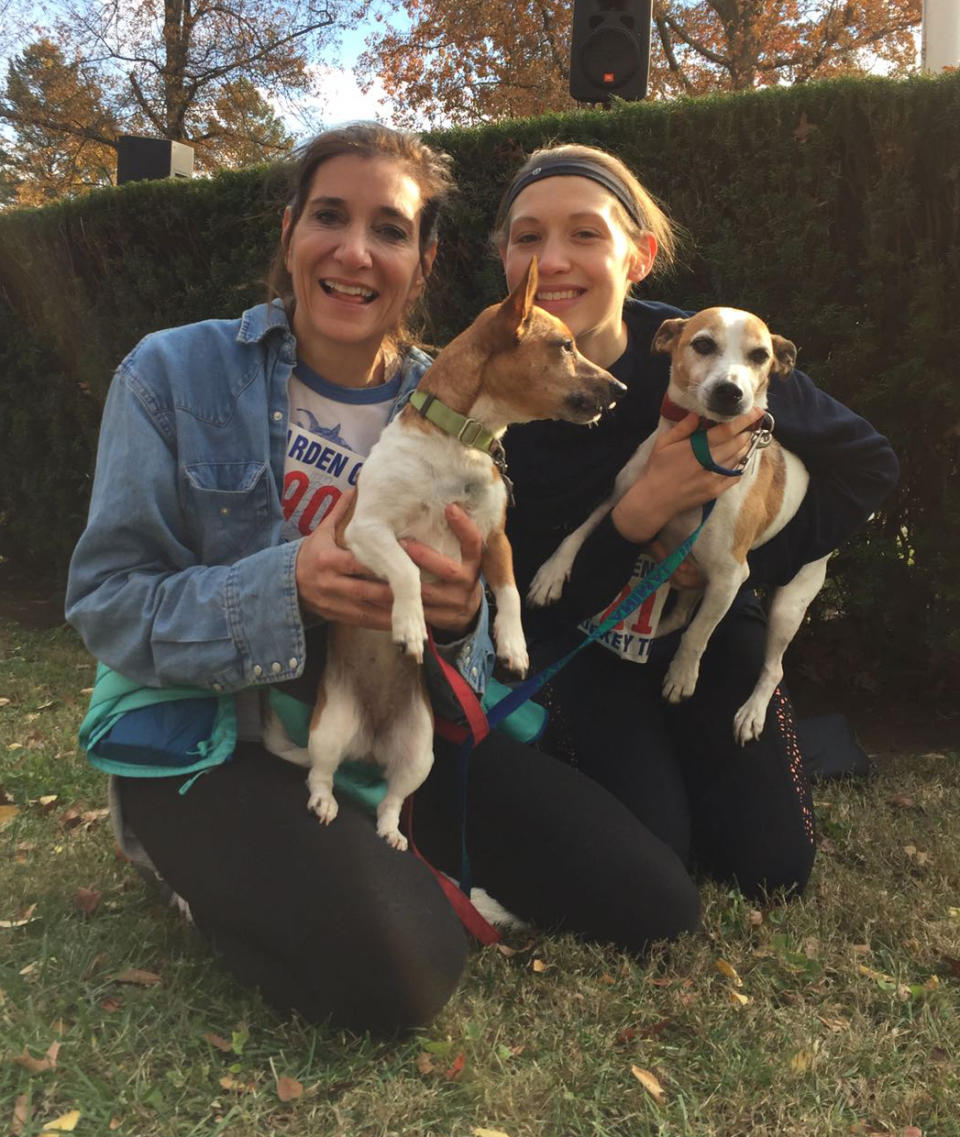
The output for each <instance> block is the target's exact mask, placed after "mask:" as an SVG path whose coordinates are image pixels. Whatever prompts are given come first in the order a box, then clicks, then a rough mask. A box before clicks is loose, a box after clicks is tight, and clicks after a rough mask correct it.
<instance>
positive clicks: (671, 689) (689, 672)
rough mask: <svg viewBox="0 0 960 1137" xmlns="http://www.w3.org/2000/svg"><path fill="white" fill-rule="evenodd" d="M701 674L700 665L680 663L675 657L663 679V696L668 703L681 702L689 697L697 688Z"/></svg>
mask: <svg viewBox="0 0 960 1137" xmlns="http://www.w3.org/2000/svg"><path fill="white" fill-rule="evenodd" d="M699 674H700V665H699V663H698V662H697V661H694V662H693V663H682V662H681V663H678V662H677V659H676V657H674V660H673V663H671V664H670V668H669V670H668V671H667V674H666V676H665V678H664V680H663V697H664V698H665V699H666V700H667V702H668V703H679V702H682V701H683V700H684V699H689V698H690V696H691V695H692V694H693V692H694V691H696V689H697V678H698V677H699Z"/></svg>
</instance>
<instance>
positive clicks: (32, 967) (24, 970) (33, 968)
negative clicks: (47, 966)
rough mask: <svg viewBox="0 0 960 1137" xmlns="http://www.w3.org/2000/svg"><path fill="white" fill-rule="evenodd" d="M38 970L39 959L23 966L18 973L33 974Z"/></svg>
mask: <svg viewBox="0 0 960 1137" xmlns="http://www.w3.org/2000/svg"><path fill="white" fill-rule="evenodd" d="M36 970H37V961H36V960H34V961H33V963H28V964H27V966H26V967H21V968H20V971H19V973H18V974H20V975H32V974H33V973H34V972H35V971H36Z"/></svg>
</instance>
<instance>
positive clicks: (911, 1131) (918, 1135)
mask: <svg viewBox="0 0 960 1137" xmlns="http://www.w3.org/2000/svg"><path fill="white" fill-rule="evenodd" d="M900 1137H923V1130H922V1129H918V1128H917V1127H916V1125H908V1126H907V1127H906V1129H902V1130H901V1131H900Z"/></svg>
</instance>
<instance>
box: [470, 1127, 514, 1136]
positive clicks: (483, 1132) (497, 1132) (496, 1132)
mask: <svg viewBox="0 0 960 1137" xmlns="http://www.w3.org/2000/svg"><path fill="white" fill-rule="evenodd" d="M473 1137H510V1135H509V1133H504V1131H503V1130H502V1129H484V1128H482V1126H479V1125H477V1126H475V1127H474V1130H473Z"/></svg>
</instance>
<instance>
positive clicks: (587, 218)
mask: <svg viewBox="0 0 960 1137" xmlns="http://www.w3.org/2000/svg"><path fill="white" fill-rule="evenodd" d="M494 241H495V244H496V246H497V248H498V250H499V253H500V256H501V258H502V261H503V266H504V270H505V273H506V279H507V283H508V285H512V284H513V283H514V282H515V281H517V280H518V279H519V278H520V276H521V275H522V273H523V272H524V270H525V268H526V265H527V263H528V262H529V260H530V258H531V257H532V256H536V257H537V258H538V263H539V272H540V285H539V291H538V294H537V303H538V304H539V305H540V306H541V307H543V308H545V309H547V311H549V312H552V313H553V314H554V315H556V316H559V317H560V318H561V319H563V320H564V321H565V322H566V323H567V325H568V326H569V327H570V329H571V331H572V332H573V333H574V335H575V337H576V341H577V346H578V347H579V348H580V350H581V351H582V352H583V353H584V354H585V355H586V356H587V357H588V358H589V359H591V360H593V362H595V363H598V364H600V365H601V366H603V367H606V368H607V369H608V370H609V371H610V372H611V374H613V375H614V376H616V378H617V379H619V380H621V381H622V382H623V383H625V384H626V385H627V387H628V393H627V395H626V396H625V397H623V398H621V399H620V400H619V401H618V403H617V406H616V408H615V409H614V410H613V411H612V412H611V413H609V414H608V415H606V416H604V418H603V419H602V421H601V422H600V424H599V426H598V427H597V428H596V429H595V430H592V431H590V432H589V433H584V432H575V431H572V430H570V429H569V428H568V427H567V426H565V424H562V423H532V424H529V425H526V426H522V427H514V428H513V429H512V430H511V431H510V434H509V436H508V438H507V453H508V457H509V460H510V473H511V477H512V478H513V480H514V482H515V485H516V496H517V505H516V507H515V508H514V510H513V511H512V515H511V517H510V518H509V523H508V528H509V533H510V537H511V541H512V542H513V547H514V553H515V559H516V565H517V577H518V583H519V585H520V588H521V592H522V591H523V589H524V587H525V586H526V585H527V584H529V582H530V580H531V578H532V577H533V575H534V573H535V572H536V570H537V568H538V567H539V565H540V564H542V563H543V561H545V560H546V559H547V557H549V556H550V554H551V553H552V552H553V550H554V549H555V548H556V547H557V545H558V544H559V543H560V541H561V540H562V538H563V537H564V536H565V535H566V534H567V533H568V532H570V531H571V530H572V529H574V528H575V527H576V526H577V525H579V524H580V522H581V521H582V520H583V519H584V518H585V517H586V516H587V514H588V513H589V512H590V511H591V510H592V509H593V507H594V506H595V505H596V504H597V503H598V502H599V501H601V500H602V499H603V498H604V497H606V496H607V495H608V493H609V492H610V489H611V487H612V485H613V481H614V478H615V476H616V473H617V472H618V470H619V469H620V468H621V466H622V465H623V464H624V462H625V461H626V459H627V458H628V457H629V456H630V454H632V453H633V451H634V450H635V448H636V446H637V445H638V443H639V441H640V440H642V439H643V438H645V437H646V436H647V435H649V434H650V433H651V432H652V431H653V430H654V429H655V427H656V425H657V422H658V418H659V407H660V402H661V400H662V397H663V395H664V393H665V391H666V387H667V381H668V366H669V360H668V359H667V358H666V357H665V356H654V355H651V351H650V345H651V341H652V339H653V335H654V333H655V332H656V330H657V328H658V327H659V325H660V323H661V322H662V321H663V320H664V319H667V318H669V317H672V316H678V315H683V313H682V312H680V311H679V310H678V309H676V308H673V307H671V306H669V305H666V304H662V303H659V302H654V301H650V300H637V299H632V298H630V293H631V291H632V289H633V287H634V285H636V284H639V283H640V282H641V281H642V280H644V279H645V278H646V277H648V276H649V275H650V274H651V273H652V272H653V271H654V269H655V267H656V266H657V264H658V262H669V261H670V260H671V259H672V257H673V253H674V234H673V231H672V228H671V225H670V222H669V220H668V219H667V217H666V215H665V214H664V212H663V211H662V210H661V209H660V208H659V207H658V205H657V204H656V202H655V201H654V200H653V199H652V197H651V196H650V194H649V193H647V191H646V190H645V189H644V188H643V187H642V186H641V185H640V183H639V182H638V181H637V179H636V178H635V177H634V176H633V174H632V173H631V172H630V170H629V169H627V167H626V166H625V165H624V164H623V163H622V162H621V161H619V159H617V158H615V157H614V156H613V155H611V154H608V153H605V152H603V151H601V150H597V149H594V148H591V147H586V146H574V145H569V146H559V147H555V148H552V149H549V150H540V151H537V152H536V153H534V154H533V155H531V157H530V158H529V159H528V160H527V161H526V162H525V163H524V164H523V165H522V166H521V168H520V170H519V171H518V172H517V174H516V176H515V177H514V179H513V181H512V183H511V185H510V187H509V188H508V190H507V192H506V194H505V195H504V198H503V201H502V203H501V206H500V210H499V214H498V217H497V220H496V224H495V230H494ZM718 302H723V303H734V304H735V303H736V298H735V297H718ZM779 330H781V331H784V332H787V333H789V329H779ZM769 397H770V410H771V412H772V414H773V415H774V418H775V420H776V434H777V437H778V439H779V440H780V441H781V442H782V444H783V445H784V446H786V447H787V448H788V449H790V450H793V451H794V452H795V453H796V454H798V455H799V456H800V458H802V459H803V461H804V462H805V463H806V465H807V468H808V470H809V471H810V475H811V481H810V488H809V490H808V492H807V495H806V498H805V500H804V502H803V504H802V506H801V508H800V510H799V512H798V513H797V515H796V517H795V518H794V519H793V520H792V521H791V522H790V524H789V525H787V526H786V528H785V529H784V530H783V531H782V532H781V533H780V534H779V535H778V536H777V537H776V538H774V539H773V540H772V541H770V542H769V543H768V544H766V545H764V546H762V547H761V548H759V549H757V550H756V551H755V552H754V553H753V554H752V555H751V557H750V565H751V569H752V577H751V582H750V585H751V586H748V587H745V588H744V589H743V590H742V591H741V593H740V596H739V597H738V599H737V602H736V603H735V604H734V606H733V608H732V609H731V611H730V612H729V613H728V615H727V617H726V618H725V619H724V620H723V621H722V623H721V624H720V626H719V627H718V628H717V630H716V632H715V633H714V635H713V637H712V639H711V640H710V644H709V647H708V649H707V652H706V654H705V656H704V659H703V663H702V666H701V672H700V680H699V683H698V685H697V689H696V692H695V694H694V695H693V696H692V697H691V698H690V699H688V700H686V701H685V702H684V703H682V704H680V705H677V706H672V705H670V704H668V703H666V702H665V701H664V700H663V698H662V696H661V694H660V691H661V685H662V681H663V677H664V673H665V670H666V667H667V665H668V664H669V661H670V659H671V657H672V654H673V651H674V650H675V648H676V644H677V640H678V637H679V635H680V633H679V632H677V633H674V634H673V635H668V636H665V637H664V638H663V639H659V640H657V639H654V640H653V642H652V645H651V643H650V635H651V633H652V628H651V627H650V626H649V625H647V624H646V623H645V621H644V619H643V618H642V617H639V616H638V618H637V619H636V620H635V621H634V620H631V621H630V622H629V626H628V627H624V628H622V629H619V630H618V632H619V634H615V635H608V636H606V637H604V640H605V641H606V642H601V641H598V642H597V643H595V644H593V645H591V646H590V647H589V648H587V649H585V650H584V651H583V652H581V653H580V655H579V656H578V657H577V658H576V660H575V661H574V662H573V663H572V664H571V665H570V666H569V667H567V669H566V670H565V671H564V672H562V673H561V674H560V675H559V676H558V677H557V679H556V680H555V681H554V682H553V685H552V690H551V692H550V694H549V698H550V701H551V706H552V708H553V712H554V730H553V733H552V736H551V738H550V739H549V740H548V745H550V744H552V745H553V746H554V747H555V748H557V747H561V746H565V747H566V749H567V750H568V751H572V754H571V755H570V757H571V759H572V761H573V762H574V763H575V764H576V766H577V767H579V769H580V770H581V771H583V772H585V773H587V774H588V775H589V776H590V777H591V778H593V779H594V780H596V781H597V782H599V783H600V784H601V785H603V786H605V787H606V788H607V789H609V790H610V791H611V792H612V793H613V794H615V795H616V796H617V797H618V798H619V799H620V800H621V801H622V802H624V803H625V804H626V805H627V806H628V807H629V808H630V810H631V812H632V813H633V814H634V816H636V817H637V818H638V819H639V820H640V821H641V822H642V824H643V826H644V828H645V829H646V830H648V831H649V832H650V833H652V834H655V835H656V836H657V837H659V838H660V839H661V840H662V841H663V842H665V843H666V844H667V845H668V846H669V847H670V848H672V849H673V850H674V851H675V852H676V853H677V855H678V856H679V857H680V859H681V860H682V861H683V862H684V864H686V865H690V866H696V867H697V868H698V869H699V870H700V871H703V872H706V873H708V874H710V875H712V876H715V877H718V878H720V879H724V880H732V881H735V882H736V883H737V884H739V886H740V888H741V889H742V890H743V891H744V892H745V893H746V894H747V895H749V896H751V897H756V896H759V895H762V894H764V893H765V892H766V891H768V890H771V889H774V888H777V887H786V888H791V889H802V888H803V886H804V884H805V883H806V881H807V878H808V875H809V873H810V869H811V866H812V863H813V856H814V833H813V813H812V807H811V801H810V793H809V787H808V783H807V780H806V777H805V776H804V771H803V766H802V761H801V755H800V751H799V748H798V745H797V738H796V731H795V727H794V721H793V715H792V712H791V709H790V704H789V702H788V700H787V697H786V695H785V694H784V693H783V691H782V690H778V691H777V692H776V694H775V695H774V698H773V700H772V701H771V704H770V709H769V712H768V717H767V723H766V728H765V730H764V733H763V735H762V737H761V738H760V739H759V740H758V741H756V742H753V743H750V744H749V745H747V746H745V747H742V748H741V747H739V746H738V745H737V744H736V743H735V741H734V736H733V717H734V713H735V711H736V709H737V708H738V707H739V706H740V705H741V704H742V703H743V701H744V700H745V698H746V696H747V695H748V694H749V692H750V691H751V690H752V688H753V685H754V683H755V681H756V678H757V676H758V675H759V672H760V666H761V661H762V658H763V639H764V630H765V623H764V616H763V612H762V609H761V608H760V605H759V603H758V600H757V597H756V595H755V594H754V592H753V590H752V584H754V583H757V582H759V583H766V584H774V585H776V584H782V583H786V581H788V580H790V579H791V578H792V576H793V575H794V574H795V572H796V571H797V570H798V569H799V568H800V566H801V565H803V564H804V563H806V562H808V561H812V560H814V559H817V558H819V557H822V556H824V555H825V554H826V553H828V552H829V551H830V550H831V549H833V548H835V547H836V546H837V545H839V544H840V543H841V542H842V541H843V540H844V539H845V538H846V537H848V536H849V535H850V533H851V532H852V531H853V530H854V529H856V528H857V527H858V526H859V525H860V524H862V523H863V522H864V521H865V520H866V519H867V517H868V516H869V515H870V513H871V512H872V511H873V510H874V509H875V508H876V507H877V505H878V504H879V503H880V501H881V500H882V499H883V497H884V496H885V495H886V493H887V492H888V491H889V490H890V489H891V488H892V486H893V485H894V483H895V481H896V476H897V463H896V459H895V457H894V455H893V453H892V451H891V449H890V446H889V444H888V443H887V441H886V440H885V439H884V438H882V437H881V436H880V435H878V434H877V433H876V432H875V431H874V430H873V429H872V427H870V425H869V424H868V423H866V422H865V421H864V420H863V419H861V418H859V417H858V416H856V415H855V414H853V413H852V412H850V411H849V410H847V409H846V408H844V407H842V406H841V405H840V404H838V403H837V402H836V401H834V400H833V399H831V398H830V397H829V396H827V395H826V394H824V393H823V392H821V391H818V390H817V388H816V387H815V386H814V385H813V383H812V382H811V381H810V380H809V379H808V378H807V377H806V376H805V375H803V374H801V373H800V372H798V371H797V372H794V373H793V375H792V376H791V377H790V378H789V379H788V380H787V381H785V382H780V381H777V382H776V383H774V384H771V388H770V396H769ZM749 421H751V420H750V419H749V418H748V417H747V416H744V418H743V419H741V420H739V421H738V422H736V423H734V424H731V427H732V428H733V430H734V431H737V430H743V429H744V428H745V427H746V426H747V425H748V424H749ZM696 425H697V422H696V418H695V416H693V415H689V416H687V419H686V420H685V421H684V422H681V423H679V424H677V426H676V427H675V428H674V430H673V432H672V433H671V434H670V435H669V436H667V439H666V444H664V445H662V446H661V447H660V448H659V450H658V451H657V452H656V453H655V455H654V456H653V458H652V460H651V462H650V463H649V465H648V467H647V468H646V470H645V471H644V472H643V473H642V474H641V476H640V477H639V478H638V480H637V482H636V483H635V484H634V486H633V487H632V489H630V490H629V492H628V493H627V494H626V495H625V496H624V497H623V498H622V499H621V501H620V502H619V503H618V505H617V506H616V508H615V509H614V510H613V511H612V513H611V514H610V515H609V516H608V517H607V519H606V520H605V521H604V522H603V523H602V525H601V526H600V527H599V528H598V529H597V530H596V531H595V532H594V534H593V535H592V536H591V537H590V538H589V540H588V541H587V543H586V544H585V546H584V547H583V549H582V550H581V552H580V555H579V557H578V558H577V561H576V563H575V565H574V570H573V575H572V579H571V580H570V581H569V582H568V584H567V587H566V590H565V593H564V596H563V598H562V601H561V602H560V603H559V604H557V605H556V606H553V607H550V608H547V609H544V610H541V611H532V612H531V611H528V613H527V614H526V616H525V626H526V629H527V636H528V639H529V640H531V641H532V646H533V648H534V651H535V655H539V656H540V659H541V661H542V662H544V661H546V660H547V659H550V658H553V657H555V656H556V655H558V654H560V653H561V652H562V651H563V650H565V649H566V648H568V647H569V646H571V645H572V643H573V642H575V641H576V638H577V637H579V636H580V635H581V634H582V633H580V632H578V631H577V630H576V629H577V627H578V625H579V624H580V623H581V622H582V621H589V619H590V618H591V617H593V616H595V615H597V614H598V613H602V612H603V610H604V609H606V608H607V607H608V606H609V605H610V604H611V602H612V601H614V600H615V599H617V597H618V596H619V595H620V594H621V590H622V589H623V587H624V585H625V584H626V582H627V581H628V580H630V579H631V576H632V575H633V574H635V573H637V572H639V571H641V569H640V567H639V566H640V565H641V564H642V562H640V561H638V557H639V555H640V554H643V553H644V552H646V551H649V546H650V542H651V541H653V539H654V538H655V537H656V534H657V533H658V532H659V530H660V529H661V527H662V526H663V524H664V522H665V521H667V520H668V519H669V518H670V517H672V516H673V515H674V514H676V513H678V512H680V511H681V510H683V509H688V508H691V507H694V506H698V505H700V504H702V503H703V502H705V501H707V500H709V499H710V498H713V497H716V496H717V495H718V494H719V493H722V492H723V491H724V489H726V488H728V487H729V485H730V484H731V479H729V478H725V477H723V476H722V475H718V474H714V473H710V472H708V471H707V470H705V469H703V467H702V466H701V465H700V463H699V461H698V460H697V458H696V457H695V455H694V453H693V451H692V448H691V446H690V444H689V441H688V439H689V435H690V434H691V433H692V431H693V430H694V429H695V428H696ZM710 437H711V440H712V450H713V456H714V460H715V461H717V462H719V464H721V465H725V466H729V465H731V464H735V462H734V463H730V462H727V461H725V460H724V457H723V456H722V455H723V453H724V451H723V450H722V449H721V446H727V447H729V446H730V445H731V438H730V435H729V434H728V432H727V430H726V428H724V429H721V428H714V429H713V430H711V431H710ZM720 439H722V440H723V441H722V443H721V442H720V441H719V440H720ZM713 440H716V441H713ZM657 552H658V550H656V549H654V553H657ZM694 556H695V551H694ZM686 571H687V572H688V573H690V572H691V571H692V572H693V573H694V574H695V569H691V568H689V567H688V568H687V570H686Z"/></svg>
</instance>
